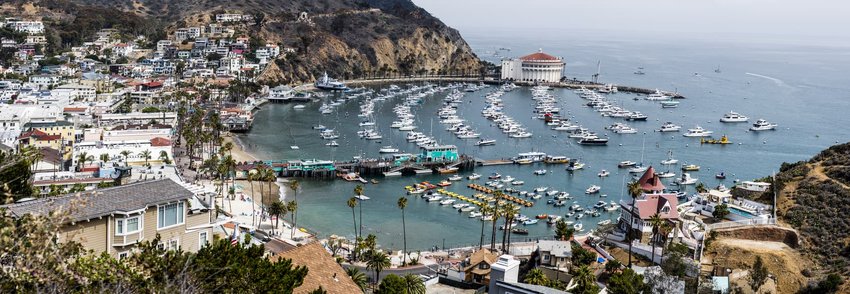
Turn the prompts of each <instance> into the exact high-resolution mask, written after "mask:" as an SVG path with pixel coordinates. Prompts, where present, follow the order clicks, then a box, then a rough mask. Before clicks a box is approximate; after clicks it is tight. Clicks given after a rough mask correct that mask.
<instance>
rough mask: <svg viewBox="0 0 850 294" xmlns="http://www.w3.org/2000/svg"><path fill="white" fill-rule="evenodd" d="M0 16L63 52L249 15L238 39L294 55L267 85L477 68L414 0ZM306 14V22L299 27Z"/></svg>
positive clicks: (42, 0)
mask: <svg viewBox="0 0 850 294" xmlns="http://www.w3.org/2000/svg"><path fill="white" fill-rule="evenodd" d="M0 9H2V12H4V13H6V14H14V15H20V16H25V17H33V18H43V19H46V20H48V21H47V23H48V25H49V24H54V26H55V27H57V28H58V29H57V30H56V31H54V32H52V33H50V36H48V39H49V41H50V42H51V44H54V45H56V46H65V47H67V46H71V45H75V44H74V43H75V42H79V41H81V40H82V38H83V37H84V36H85V35H86V34H89V35H90V34H91V33H93V32H94V31H96V30H97V29H100V28H102V27H107V28H110V27H114V28H118V29H120V30H122V31H125V32H127V33H129V34H142V35H146V36H148V37H149V38H150V39H159V38H163V37H165V36H166V35H167V34H169V33H171V32H173V31H174V30H176V29H177V28H180V27H186V26H193V25H198V24H204V23H209V22H210V21H211V20H212V19H214V18H215V14H219V13H238V14H247V15H251V16H253V17H254V21H253V22H250V23H246V24H243V25H241V26H240V27H239V28H238V29H237V34H240V35H247V36H250V37H254V38H257V39H261V40H264V41H266V42H268V43H275V44H281V45H282V46H283V47H287V48H293V49H295V50H296V52H295V53H292V54H290V55H289V56H288V57H286V58H282V59H280V60H277V61H276V65H277V67H278V68H279V69H280V70H271V71H269V73H266V74H265V75H264V76H263V77H262V78H263V79H265V80H269V81H281V82H304V81H312V80H313V79H314V77H315V76H318V75H320V74H321V73H322V72H323V71H327V72H328V73H329V74H330V75H332V76H337V77H341V78H355V77H362V76H366V75H374V74H416V73H439V72H450V71H467V72H477V70H478V68H479V60H478V58H477V57H476V56H475V55H474V54H473V53H472V50H471V49H470V48H469V45H468V44H467V43H466V42H465V41H464V40H463V38H462V37H461V36H460V34H459V33H458V32H457V30H455V29H452V28H450V27H448V26H446V25H445V24H444V23H442V22H441V21H440V20H439V19H437V18H435V17H433V16H431V15H430V14H429V13H428V12H427V11H425V10H424V9H422V8H420V7H418V6H416V5H415V4H413V2H411V1H410V0H329V1H312V0H294V1H276V0H241V1H227V0H201V1H178V0H36V1H22V0H13V1H7V2H4V3H3V4H2V7H0ZM302 12H306V13H307V16H308V18H309V21H303V19H302V20H301V21H299V16H300V15H301V14H302Z"/></svg>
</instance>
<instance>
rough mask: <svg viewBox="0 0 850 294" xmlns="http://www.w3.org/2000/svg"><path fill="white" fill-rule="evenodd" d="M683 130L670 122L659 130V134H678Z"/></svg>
mask: <svg viewBox="0 0 850 294" xmlns="http://www.w3.org/2000/svg"><path fill="white" fill-rule="evenodd" d="M681 129H682V127H681V126H678V125H676V124H674V123H672V122H669V121H668V122H666V123H664V124H663V125H661V128H660V129H658V131H659V132H678V131H679V130H681Z"/></svg>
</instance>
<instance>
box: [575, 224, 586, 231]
mask: <svg viewBox="0 0 850 294" xmlns="http://www.w3.org/2000/svg"><path fill="white" fill-rule="evenodd" d="M573 229H574V230H576V232H581V231H584V225H582V224H581V223H577V224H574V225H573Z"/></svg>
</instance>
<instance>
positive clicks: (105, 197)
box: [3, 179, 213, 258]
mask: <svg viewBox="0 0 850 294" xmlns="http://www.w3.org/2000/svg"><path fill="white" fill-rule="evenodd" d="M3 207H4V208H6V209H8V210H9V211H10V212H11V213H12V214H13V215H14V216H17V217H20V216H23V215H25V214H45V213H48V212H49V211H54V210H63V211H68V219H69V220H68V223H67V225H66V226H65V227H64V228H63V229H62V230H61V231H60V232H59V233H58V234H59V240H60V241H65V240H74V241H77V242H79V243H80V244H82V245H83V247H84V248H86V249H90V250H93V251H95V252H97V253H99V252H107V253H109V254H110V255H112V256H115V257H118V258H123V257H126V256H127V255H128V254H129V253H130V252H132V251H133V250H134V249H136V247H137V245H138V244H139V243H140V242H142V241H147V240H153V239H154V238H155V237H156V235H157V234H159V235H160V237H161V238H160V240H161V241H160V246H163V247H166V248H171V249H177V248H180V249H182V250H185V251H190V252H195V251H198V249H200V248H201V247H202V246H204V245H205V244H207V243H208V242H210V241H211V240H212V234H213V232H212V226H211V225H210V220H211V214H210V213H211V210H210V208H209V205H208V204H207V203H204V202H203V201H201V200H200V199H198V198H197V197H196V196H195V194H194V193H192V192H191V191H189V190H187V189H186V188H184V187H183V186H181V185H180V184H178V183H176V182H174V181H173V180H171V179H162V180H156V181H146V182H138V183H133V184H129V185H123V186H118V187H113V188H106V189H99V190H94V191H91V192H84V193H81V194H79V195H77V194H67V195H62V196H57V197H47V198H40V199H37V200H32V201H27V202H23V203H16V204H11V205H5V206H3Z"/></svg>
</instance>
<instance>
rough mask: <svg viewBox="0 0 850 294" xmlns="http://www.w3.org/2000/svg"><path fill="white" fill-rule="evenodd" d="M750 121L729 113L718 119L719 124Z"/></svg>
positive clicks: (738, 114) (739, 115)
mask: <svg viewBox="0 0 850 294" xmlns="http://www.w3.org/2000/svg"><path fill="white" fill-rule="evenodd" d="M748 120H750V118H749V117H746V116H744V115H742V114H740V113H737V112H734V111H730V112H729V113H727V114H724V115H723V117H721V118H720V122H724V123H739V122H747V121H748Z"/></svg>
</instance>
